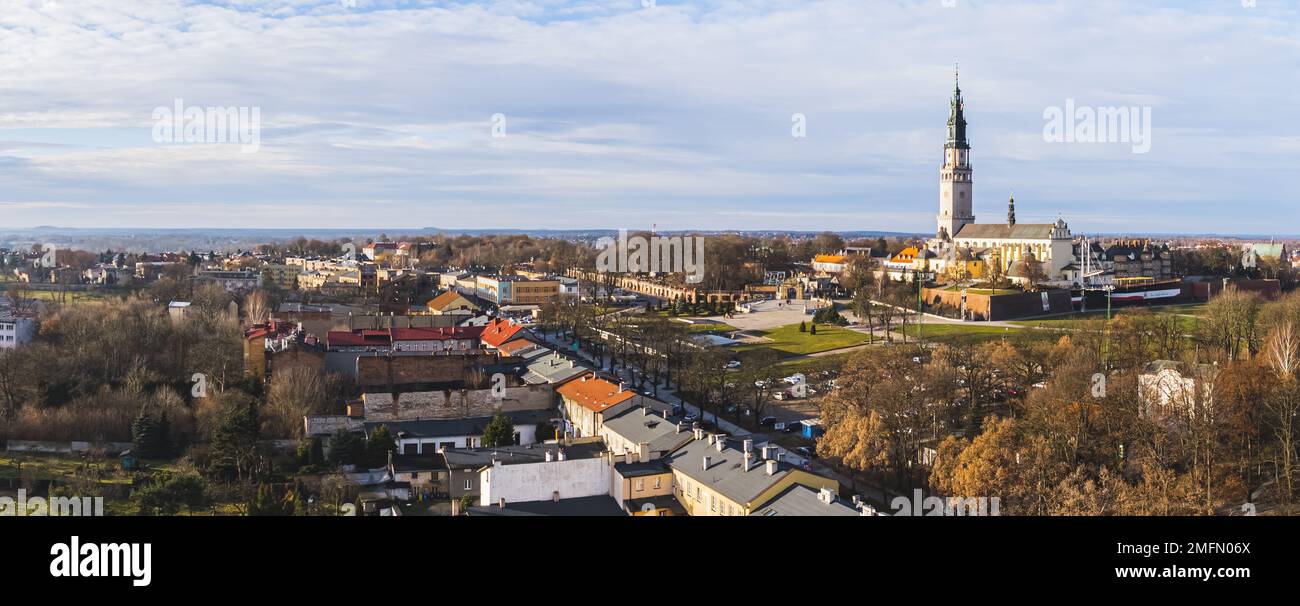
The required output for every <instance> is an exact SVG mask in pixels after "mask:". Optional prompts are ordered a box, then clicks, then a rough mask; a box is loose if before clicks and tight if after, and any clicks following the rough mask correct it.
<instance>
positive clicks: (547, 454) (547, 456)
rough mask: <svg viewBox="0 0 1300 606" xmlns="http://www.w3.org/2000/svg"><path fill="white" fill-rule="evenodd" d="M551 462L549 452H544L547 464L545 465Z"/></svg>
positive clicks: (551, 458)
mask: <svg viewBox="0 0 1300 606" xmlns="http://www.w3.org/2000/svg"><path fill="white" fill-rule="evenodd" d="M552 460H553V457H552V455H551V451H549V450H548V451H546V462H547V463H550V462H551V461H552Z"/></svg>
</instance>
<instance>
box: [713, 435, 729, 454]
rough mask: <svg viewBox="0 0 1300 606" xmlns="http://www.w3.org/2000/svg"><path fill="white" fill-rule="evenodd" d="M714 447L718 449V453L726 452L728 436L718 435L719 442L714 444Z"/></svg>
mask: <svg viewBox="0 0 1300 606" xmlns="http://www.w3.org/2000/svg"><path fill="white" fill-rule="evenodd" d="M713 445H714V446H717V447H718V452H722V451H724V450H726V449H727V436H726V434H721V433H720V434H718V436H717V440H716V441H715V442H714V443H713Z"/></svg>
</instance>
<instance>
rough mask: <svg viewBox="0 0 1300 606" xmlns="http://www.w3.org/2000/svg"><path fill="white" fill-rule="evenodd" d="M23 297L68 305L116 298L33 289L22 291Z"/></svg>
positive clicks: (1, 292)
mask: <svg viewBox="0 0 1300 606" xmlns="http://www.w3.org/2000/svg"><path fill="white" fill-rule="evenodd" d="M23 295H24V296H26V297H29V298H32V299H35V300H37V301H44V302H49V303H68V304H76V303H89V302H95V301H103V300H104V299H107V298H109V297H115V296H117V295H116V294H113V293H106V292H101V291H94V290H37V289H34V288H29V289H27V290H25V291H23ZM0 296H4V289H3V288H0Z"/></svg>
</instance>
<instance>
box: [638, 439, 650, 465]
mask: <svg viewBox="0 0 1300 606" xmlns="http://www.w3.org/2000/svg"><path fill="white" fill-rule="evenodd" d="M636 450H637V458H638V459H639V460H640V461H641V462H642V463H649V462H650V443H649V442H642V443H640V444H637V445H636Z"/></svg>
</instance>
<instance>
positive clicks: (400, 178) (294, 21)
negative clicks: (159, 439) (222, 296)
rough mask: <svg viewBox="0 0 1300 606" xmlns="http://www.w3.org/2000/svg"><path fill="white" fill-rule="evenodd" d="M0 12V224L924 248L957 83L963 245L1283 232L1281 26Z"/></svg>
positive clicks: (603, 12)
mask: <svg viewBox="0 0 1300 606" xmlns="http://www.w3.org/2000/svg"><path fill="white" fill-rule="evenodd" d="M0 5H2V6H3V10H0V226H4V227H32V226H38V225H58V226H66V227H192V228H202V227H226V228H239V227H276V228H284V227H294V226H302V227H314V228H389V229H400V228H411V229H417V228H422V227H441V228H539V229H541V228H545V229H589V228H609V229H616V228H628V229H644V228H650V227H652V226H654V227H658V228H659V229H709V230H713V229H780V230H838V231H852V230H884V231H908V232H913V231H914V232H933V231H934V229H935V220H934V216H935V213H936V210H937V206H938V171H939V168H940V165H941V163H942V153H943V149H942V148H943V142H944V138H945V134H946V131H945V129H946V127H945V122H946V120H947V117H948V102H949V97H950V95H951V93H952V88H953V76H954V65H955V64H958V65H959V66H960V82H961V87H962V91H963V94H964V96H965V101H966V105H965V111H966V117H967V120H968V121H969V128H968V134H969V138H970V143H971V148H972V151H971V157H972V163H973V166H974V196H975V215H976V217H977V220H978V221H979V222H990V223H991V222H1000V221H1004V220H1005V216H1006V200H1007V197H1008V196H1009V195H1011V194H1013V193H1014V195H1015V198H1016V214H1017V218H1018V220H1019V221H1020V222H1022V223H1030V222H1050V221H1053V220H1055V219H1056V218H1058V217H1062V218H1064V219H1066V220H1067V221H1068V222H1069V224H1070V226H1071V227H1072V228H1073V230H1074V231H1075V233H1224V234H1228V233H1249V234H1279V235H1281V234H1297V233H1300V199H1298V198H1300V194H1298V193H1297V192H1300V190H1298V189H1297V187H1296V184H1295V181H1296V179H1295V177H1296V175H1297V174H1298V173H1300V169H1298V168H1297V159H1300V5H1298V4H1297V2H1295V1H1293V0H1287V1H1282V0H1183V1H1169V2H1159V1H1153V2H1133V1H1131V0H1125V1H1109V0H1097V1H1092V2H1087V1H1079V0H1075V1H1069V2H1055V1H1041V2H1040V1H1024V0H1021V1H1009V0H1008V1H1002V0H985V1H977V0H879V1H876V0H827V1H823V2H818V1H812V0H749V1H743V2H742V1H735V0H732V1H714V0H696V1H689V2H687V1H682V2H677V1H670V0H655V1H651V0H610V1H558V0H554V1H552V0H534V1H526V0H500V1H484V2H441V1H427V2H426V1H416V0H409V1H407V0H315V1H307V0H266V1H258V0H225V1H220V2H193V1H179V0H135V1H132V2H121V1H120V0H0ZM1252 5H1253V6H1252ZM177 103H180V104H181V107H182V108H194V110H196V111H198V112H199V113H198V116H199V117H200V118H202V119H208V118H211V117H212V116H213V115H215V114H216V113H217V112H215V111H210V110H209V108H212V109H216V108H236V109H237V110H239V109H242V110H243V111H244V115H245V116H247V118H248V119H247V121H245V122H240V123H238V124H236V125H234V126H245V127H246V129H245V130H244V131H243V134H245V135H251V134H252V133H253V132H256V133H257V140H256V145H255V146H254V145H241V144H240V143H238V142H233V143H232V142H230V141H222V140H215V139H216V137H215V136H209V134H208V133H202V132H201V133H198V134H199V135H200V136H199V137H197V139H198V140H192V141H185V140H184V136H183V134H184V133H183V131H184V129H183V128H182V129H181V130H180V131H175V130H172V129H167V128H164V125H172V124H175V122H174V120H172V119H171V118H169V117H168V112H172V113H174V109H173V108H175V107H176V105H177ZM1067 104H1068V107H1071V108H1084V110H1088V109H1089V108H1091V109H1093V110H1096V111H1103V110H1105V109H1106V108H1125V110H1126V111H1129V110H1131V111H1132V113H1131V115H1132V116H1133V119H1134V122H1133V124H1146V125H1148V126H1149V132H1148V134H1149V138H1148V140H1149V143H1150V146H1149V149H1147V150H1145V153H1135V150H1136V149H1137V147H1138V146H1135V145H1132V144H1131V142H1123V141H1118V140H1114V139H1115V137H1114V136H1111V137H1110V139H1111V140H1110V141H1095V142H1094V141H1078V140H1075V141H1063V140H1059V139H1057V138H1054V137H1051V136H1048V135H1046V134H1045V129H1046V127H1047V126H1048V125H1049V116H1050V115H1051V111H1052V108H1058V109H1064V108H1066V107H1067ZM205 112H206V113H205ZM1144 112H1147V115H1149V116H1150V122H1149V123H1146V122H1145V121H1143V120H1141V117H1142V116H1143V115H1144ZM254 115H256V117H257V120H253V119H252V117H253V116H254ZM1126 115H1130V114H1126ZM181 116H182V126H183V125H184V121H183V118H184V117H185V113H184V112H181ZM168 131H171V132H168ZM215 132H218V131H214V133H215ZM220 134H228V135H229V138H231V139H234V138H237V137H238V135H239V134H241V133H240V131H239V129H238V128H231V129H229V130H226V131H220ZM1139 134H1140V131H1139ZM796 135H802V136H796ZM1081 138H1087V137H1086V136H1083V135H1081ZM1103 138H1105V137H1103ZM243 141H244V142H248V141H251V139H248V138H245V139H243Z"/></svg>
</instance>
